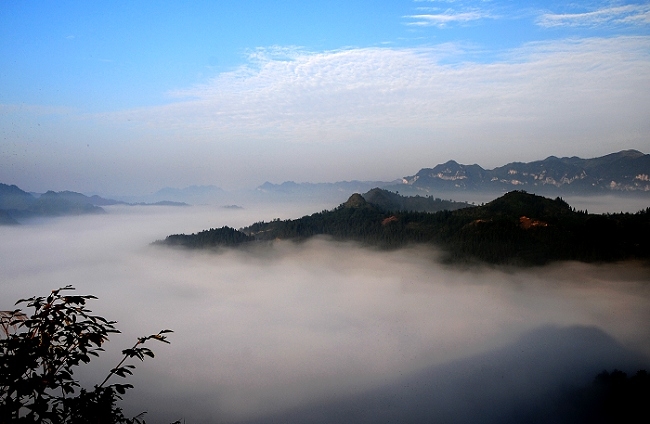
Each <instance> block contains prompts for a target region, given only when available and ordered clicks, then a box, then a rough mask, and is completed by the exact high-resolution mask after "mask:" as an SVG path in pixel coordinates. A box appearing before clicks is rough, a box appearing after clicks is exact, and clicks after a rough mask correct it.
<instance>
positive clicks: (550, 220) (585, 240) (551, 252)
mask: <svg viewBox="0 0 650 424" xmlns="http://www.w3.org/2000/svg"><path fill="white" fill-rule="evenodd" d="M315 236H328V237H331V238H333V239H334V240H340V241H353V242H356V243H359V244H361V245H363V246H368V247H376V248H381V249H396V248H401V247H405V246H407V245H412V244H423V245H434V246H436V247H438V248H440V249H442V251H443V252H444V256H443V261H447V262H476V261H478V262H484V263H489V264H507V265H543V264H546V263H549V262H553V261H566V260H577V261H583V262H612V261H619V260H629V259H635V260H644V261H648V260H649V259H650V208H647V209H645V210H643V211H640V212H638V213H636V214H630V213H617V214H602V215H598V214H589V213H587V212H586V211H577V210H575V208H572V207H571V206H570V205H569V204H568V203H567V202H565V201H564V200H563V199H562V198H560V197H557V198H556V199H549V198H546V197H542V196H538V195H535V194H530V193H526V192H524V191H512V192H509V193H506V194H505V195H503V196H501V197H499V198H497V199H495V200H493V201H491V202H489V203H487V204H484V205H481V206H470V207H465V208H461V209H457V210H454V211H451V210H442V211H439V212H435V213H427V212H411V211H391V210H387V209H384V208H382V207H381V206H377V205H374V204H372V203H370V202H368V201H367V200H366V199H365V198H364V197H363V196H362V195H360V194H358V193H356V194H353V195H352V196H350V198H349V199H348V201H347V202H344V203H342V204H341V205H339V206H338V207H337V208H335V209H332V210H329V211H322V212H318V213H314V214H312V215H306V216H303V217H302V218H298V219H289V220H284V221H281V220H273V221H271V222H257V223H254V224H252V225H250V226H248V227H244V228H241V229H239V230H234V229H232V228H226V227H223V228H221V229H210V230H205V231H201V232H199V233H195V234H190V235H186V234H175V235H170V236H168V237H167V238H166V239H164V240H159V241H156V242H154V244H159V245H172V246H182V247H187V248H194V249H196V248H198V249H202V248H219V247H235V246H238V245H239V246H247V245H252V244H255V243H258V244H259V242H273V241H274V240H278V239H280V240H292V241H297V242H301V241H305V240H308V239H310V238H312V237H315Z"/></svg>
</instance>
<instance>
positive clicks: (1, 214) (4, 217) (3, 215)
mask: <svg viewBox="0 0 650 424" xmlns="http://www.w3.org/2000/svg"><path fill="white" fill-rule="evenodd" d="M0 225H18V221H16V220H15V219H13V218H12V217H11V215H9V213H8V212H6V211H4V210H1V209H0Z"/></svg>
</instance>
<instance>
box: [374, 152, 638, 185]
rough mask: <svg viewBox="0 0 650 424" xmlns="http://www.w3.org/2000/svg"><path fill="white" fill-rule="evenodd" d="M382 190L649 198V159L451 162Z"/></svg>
mask: <svg viewBox="0 0 650 424" xmlns="http://www.w3.org/2000/svg"><path fill="white" fill-rule="evenodd" d="M384 188H390V189H392V190H405V189H410V190H415V191H423V192H447V191H458V190H469V191H488V192H505V191H510V190H515V189H516V190H527V191H530V192H536V193H548V194H561V193H567V194H569V193H570V194H585V195H587V194H606V193H635V194H646V195H650V155H646V154H643V153H641V152H639V151H637V150H623V151H620V152H618V153H612V154H609V155H606V156H602V157H598V158H593V159H581V158H578V157H575V156H574V157H570V158H568V157H565V158H557V157H555V156H549V157H548V158H546V159H544V160H540V161H535V162H529V163H523V162H512V163H509V164H507V165H505V166H501V167H498V168H494V169H492V170H489V169H483V168H481V167H480V166H479V165H462V164H459V163H457V162H455V161H453V160H452V161H449V162H446V163H444V164H440V165H437V166H435V167H434V168H424V169H421V170H420V171H419V172H418V173H417V174H415V175H412V176H408V177H404V179H403V180H402V184H401V185H396V186H390V187H384Z"/></svg>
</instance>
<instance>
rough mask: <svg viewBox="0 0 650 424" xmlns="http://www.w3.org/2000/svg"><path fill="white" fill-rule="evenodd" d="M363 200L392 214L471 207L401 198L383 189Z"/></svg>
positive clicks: (415, 198)
mask: <svg viewBox="0 0 650 424" xmlns="http://www.w3.org/2000/svg"><path fill="white" fill-rule="evenodd" d="M363 198H364V199H365V200H366V201H367V202H368V203H371V204H373V205H375V206H379V207H381V208H383V209H385V210H387V211H390V212H399V211H411V212H439V211H443V210H450V211H453V210H456V209H462V208H467V207H469V206H471V205H470V204H469V203H466V202H454V201H453V200H442V199H439V198H437V197H436V198H434V197H433V196H425V197H423V196H419V195H418V196H400V195H399V194H397V193H393V192H391V191H388V190H384V189H381V188H373V189H372V190H370V191H368V192H367V193H364V194H363Z"/></svg>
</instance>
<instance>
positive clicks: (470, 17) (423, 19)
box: [405, 11, 491, 28]
mask: <svg viewBox="0 0 650 424" xmlns="http://www.w3.org/2000/svg"><path fill="white" fill-rule="evenodd" d="M405 17H406V18H409V19H413V21H412V22H409V23H407V25H413V26H437V27H439V28H443V27H445V26H447V25H449V24H452V23H464V22H469V21H477V20H480V19H485V18H490V17H491V16H490V15H489V14H487V13H484V12H479V11H471V12H453V11H446V12H444V13H432V14H421V15H409V16H405Z"/></svg>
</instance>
